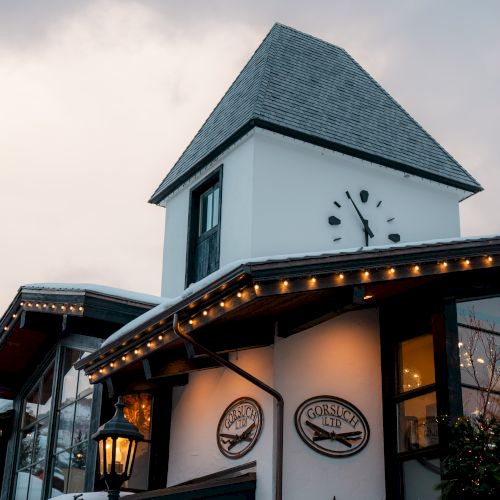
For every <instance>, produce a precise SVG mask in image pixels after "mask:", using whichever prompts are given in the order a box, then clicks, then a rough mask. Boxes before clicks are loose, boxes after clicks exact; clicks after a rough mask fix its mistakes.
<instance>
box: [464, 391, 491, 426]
mask: <svg viewBox="0 0 500 500" xmlns="http://www.w3.org/2000/svg"><path fill="white" fill-rule="evenodd" d="M462 403H463V407H464V415H467V416H470V415H479V414H480V413H483V412H485V411H486V412H487V413H489V414H490V415H493V416H494V417H496V418H497V419H498V418H500V396H499V395H498V394H491V393H490V395H489V397H487V394H486V393H484V392H483V393H482V394H481V392H480V391H477V390H474V389H469V388H467V387H463V388H462Z"/></svg>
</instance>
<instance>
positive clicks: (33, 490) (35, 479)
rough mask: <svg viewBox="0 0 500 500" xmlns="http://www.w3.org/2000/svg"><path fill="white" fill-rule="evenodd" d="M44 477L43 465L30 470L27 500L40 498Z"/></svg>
mask: <svg viewBox="0 0 500 500" xmlns="http://www.w3.org/2000/svg"><path fill="white" fill-rule="evenodd" d="M44 476H45V464H44V463H40V464H37V465H35V466H34V467H32V468H31V477H30V482H29V492H28V500H40V499H41V498H42V487H43V478H44Z"/></svg>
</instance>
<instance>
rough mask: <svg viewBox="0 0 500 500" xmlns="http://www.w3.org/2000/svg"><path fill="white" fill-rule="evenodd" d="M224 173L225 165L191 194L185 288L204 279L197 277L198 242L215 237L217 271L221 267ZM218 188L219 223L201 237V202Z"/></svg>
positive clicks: (219, 167)
mask: <svg viewBox="0 0 500 500" xmlns="http://www.w3.org/2000/svg"><path fill="white" fill-rule="evenodd" d="M222 171H223V165H222V164H221V165H219V166H218V167H217V168H216V169H215V170H213V171H212V172H210V174H208V176H207V177H205V178H204V179H202V180H201V181H200V182H199V183H197V184H196V185H195V186H193V187H192V188H191V190H190V192H189V214H188V234H187V245H186V278H185V287H186V288H187V287H188V286H189V285H190V284H192V283H195V282H196V281H199V280H200V279H202V278H203V277H204V276H202V277H197V276H196V275H195V273H196V264H197V262H196V247H197V244H198V242H199V241H200V239H201V240H203V239H206V238H209V237H212V236H214V235H215V237H216V242H217V258H216V260H217V264H216V269H218V268H219V265H220V237H221V220H222ZM215 186H218V188H219V205H218V208H219V213H218V216H219V218H218V223H217V225H215V226H213V227H212V228H211V229H210V230H208V231H207V232H205V233H204V234H203V235H201V237H200V235H199V231H200V222H201V221H200V200H201V196H202V195H203V194H204V193H205V192H206V191H207V190H209V189H210V188H213V187H215Z"/></svg>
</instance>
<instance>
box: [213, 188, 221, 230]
mask: <svg viewBox="0 0 500 500" xmlns="http://www.w3.org/2000/svg"><path fill="white" fill-rule="evenodd" d="M219 194H220V189H219V188H218V187H216V188H215V189H214V210H213V216H212V227H215V226H216V225H217V224H218V223H219Z"/></svg>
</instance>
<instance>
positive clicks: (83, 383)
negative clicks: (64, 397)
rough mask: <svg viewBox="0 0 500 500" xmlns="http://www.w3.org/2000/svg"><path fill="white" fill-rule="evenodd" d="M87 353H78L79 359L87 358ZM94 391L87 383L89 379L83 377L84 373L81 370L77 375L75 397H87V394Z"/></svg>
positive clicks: (85, 376)
mask: <svg viewBox="0 0 500 500" xmlns="http://www.w3.org/2000/svg"><path fill="white" fill-rule="evenodd" d="M88 354H90V353H88V352H81V353H80V359H81V358H83V357H85V356H87V355H88ZM93 391H94V389H93V387H92V384H91V383H90V381H89V378H88V377H87V375H85V372H84V371H83V370H80V371H79V374H78V394H77V397H78V398H81V397H83V396H88V395H89V394H92V392H93Z"/></svg>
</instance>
